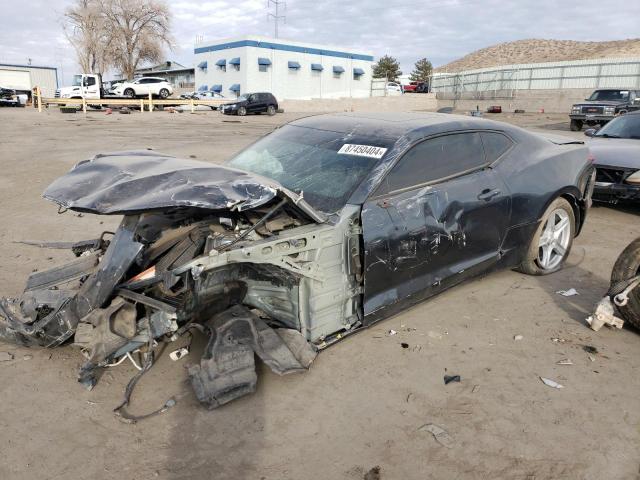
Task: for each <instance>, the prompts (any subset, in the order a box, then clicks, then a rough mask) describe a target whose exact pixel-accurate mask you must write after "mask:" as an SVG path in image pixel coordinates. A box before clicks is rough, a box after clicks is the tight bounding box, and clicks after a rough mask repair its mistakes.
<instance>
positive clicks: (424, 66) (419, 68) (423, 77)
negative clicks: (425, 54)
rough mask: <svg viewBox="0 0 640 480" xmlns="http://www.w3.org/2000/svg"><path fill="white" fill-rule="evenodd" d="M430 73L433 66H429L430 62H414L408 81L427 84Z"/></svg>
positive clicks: (424, 59) (421, 60)
mask: <svg viewBox="0 0 640 480" xmlns="http://www.w3.org/2000/svg"><path fill="white" fill-rule="evenodd" d="M432 72H433V65H431V62H430V61H429V60H427V59H426V58H422V59H420V60H418V61H417V62H416V64H415V66H414V67H413V72H411V77H409V79H410V80H411V81H412V82H428V81H429V77H430V76H431V73H432Z"/></svg>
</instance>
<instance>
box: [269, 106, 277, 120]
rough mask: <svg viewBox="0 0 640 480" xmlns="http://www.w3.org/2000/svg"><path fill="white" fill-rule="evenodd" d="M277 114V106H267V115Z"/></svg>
mask: <svg viewBox="0 0 640 480" xmlns="http://www.w3.org/2000/svg"><path fill="white" fill-rule="evenodd" d="M275 114H276V107H274V106H273V105H269V106H268V107H267V115H269V116H270V117H273V116H274V115H275Z"/></svg>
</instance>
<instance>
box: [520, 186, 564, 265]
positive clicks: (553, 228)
mask: <svg viewBox="0 0 640 480" xmlns="http://www.w3.org/2000/svg"><path fill="white" fill-rule="evenodd" d="M575 231H576V219H575V215H574V213H573V208H571V205H570V204H569V202H567V201H566V200H565V199H564V198H556V199H555V200H554V201H553V202H551V205H549V208H547V210H546V211H545V212H544V215H543V216H542V220H541V222H540V225H539V226H538V228H537V230H536V232H535V233H534V235H533V237H532V238H531V242H530V243H529V248H528V249H527V254H526V257H525V260H524V261H523V262H522V263H521V264H520V265H519V266H518V267H517V268H516V270H518V271H519V272H522V273H526V274H528V275H548V274H550V273H554V272H557V271H558V270H560V269H561V268H562V265H563V264H564V262H565V260H566V259H567V257H568V256H569V252H570V251H571V246H572V245H573V237H574V236H575Z"/></svg>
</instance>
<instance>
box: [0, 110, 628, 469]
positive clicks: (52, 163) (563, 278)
mask: <svg viewBox="0 0 640 480" xmlns="http://www.w3.org/2000/svg"><path fill="white" fill-rule="evenodd" d="M295 117H296V115H294V114H282V115H277V116H275V117H267V116H260V117H245V118H242V119H237V118H234V117H223V116H221V115H218V114H217V113H213V112H212V113H199V114H188V113H183V114H169V113H163V112H158V113H151V114H149V113H147V114H140V113H133V114H131V115H119V114H113V115H105V113H103V112H90V113H89V114H88V115H87V117H86V118H85V116H84V115H83V114H75V115H63V114H61V113H59V112H58V111H57V110H51V111H47V112H45V113H43V114H38V113H37V112H36V111H34V110H33V109H0V125H2V127H1V129H0V162H1V166H2V170H3V172H2V175H0V214H1V217H0V218H2V220H3V227H2V228H1V229H0V265H1V266H2V268H1V269H0V293H1V294H2V295H9V296H13V295H17V294H19V293H20V291H21V289H22V288H23V286H24V282H25V279H26V277H27V275H28V274H29V273H30V272H31V271H33V270H34V269H36V268H38V269H43V268H46V267H48V266H52V265H55V264H56V263H60V262H61V261H63V260H65V259H68V258H70V257H71V253H68V252H64V251H58V250H45V249H39V248H35V247H30V246H27V245H24V244H18V243H15V242H16V241H20V240H52V241H70V240H79V239H84V238H92V237H94V236H95V235H96V234H99V233H100V232H101V231H103V230H110V229H113V228H114V227H115V226H116V225H117V223H118V220H119V219H118V218H115V217H96V216H91V215H78V214H74V213H72V212H67V213H65V214H63V215H58V214H57V207H56V206H54V205H53V204H50V203H49V202H47V201H45V200H43V199H42V198H41V197H40V194H41V192H42V191H43V190H44V189H45V187H46V186H47V185H48V184H49V183H50V182H51V181H52V180H53V179H54V178H56V177H58V176H59V175H61V174H63V173H64V172H66V171H67V170H68V169H69V168H70V167H71V166H72V165H73V164H74V163H76V162H78V161H80V160H83V159H86V158H88V157H90V156H92V155H93V154H95V153H98V152H106V151H116V150H126V149H140V148H153V149H156V150H159V151H162V152H166V153H170V154H175V155H179V156H185V157H188V156H195V157H196V158H198V159H200V160H205V161H210V162H214V163H215V162H221V161H223V160H224V159H226V158H228V157H229V156H230V155H231V154H232V153H234V152H235V151H237V150H239V149H240V148H242V147H243V146H245V145H247V144H249V143H250V142H252V141H254V140H255V139H257V138H258V137H260V136H261V135H263V134H265V133H268V132H269V131H271V130H272V129H273V128H275V127H276V126H278V125H280V124H282V123H284V122H286V121H289V120H291V119H293V118H295ZM497 118H499V119H502V120H504V121H509V122H514V123H518V124H520V125H523V126H527V127H529V128H537V129H544V130H547V131H550V130H551V131H553V133H565V134H568V135H571V133H570V132H565V130H567V129H568V125H567V119H566V116H565V115H555V116H554V115H537V114H526V115H523V116H513V115H506V114H505V115H502V116H498V117H497ZM573 135H576V134H573ZM578 135H579V134H578ZM638 213H639V212H638V211H628V210H626V211H625V210H622V209H613V208H608V207H596V208H593V209H592V210H591V212H590V214H589V218H588V220H587V223H586V226H585V228H584V231H583V233H582V235H581V236H580V237H578V239H577V240H576V242H575V244H574V248H573V251H572V254H571V257H570V259H569V262H568V265H567V266H566V268H565V269H564V270H562V271H561V272H559V273H557V274H554V275H551V276H547V277H541V278H538V277H529V276H525V275H522V274H520V273H516V272H511V271H505V272H500V273H496V274H492V275H490V276H488V277H485V278H481V279H478V280H475V281H472V282H468V283H466V284H463V285H461V286H459V287H457V288H455V289H452V290H449V291H448V292H446V293H444V294H443V295H440V296H438V297H436V298H435V299H433V300H430V301H428V302H426V303H423V304H421V305H419V306H417V307H415V308H413V309H411V310H409V311H407V312H405V313H403V314H401V315H398V316H396V317H394V318H391V319H389V320H386V321H383V322H381V323H378V324H377V325H375V326H374V327H372V328H371V329H369V330H365V331H363V332H361V333H360V334H358V335H354V336H353V337H351V338H348V339H346V340H345V341H343V342H340V343H338V344H337V345H336V346H334V347H331V348H329V349H328V350H326V351H324V352H322V353H321V354H320V355H319V356H318V358H317V359H316V361H315V363H314V364H313V366H312V368H311V370H310V371H309V372H307V373H305V374H302V375H293V376H288V377H278V376H276V375H274V374H272V373H271V372H270V371H269V369H268V368H265V367H264V366H263V365H260V367H259V369H258V370H259V381H258V391H257V392H256V394H254V395H251V396H248V397H245V398H243V399H241V400H239V401H235V402H233V403H231V404H229V405H227V406H225V407H224V408H221V409H218V410H215V411H206V410H204V409H203V408H202V407H200V406H199V405H198V403H197V401H196V399H195V397H194V395H193V393H192V391H191V388H190V386H189V385H188V384H187V382H186V378H187V376H186V371H185V369H184V366H185V365H186V364H187V362H189V361H196V359H197V358H199V353H198V350H199V349H200V348H201V347H202V343H203V342H201V341H200V342H198V344H197V345H196V347H195V348H194V350H195V351H194V352H193V354H192V356H191V358H189V357H188V358H187V359H184V360H181V361H180V362H171V361H170V360H169V359H168V356H167V355H166V354H165V355H164V356H163V357H162V358H161V359H160V361H159V362H158V363H157V365H156V366H154V368H153V369H152V370H151V371H150V372H149V374H148V375H146V376H145V377H144V378H143V380H142V381H141V382H140V384H139V385H138V387H137V389H136V391H135V393H134V396H133V401H132V402H133V403H132V408H131V409H132V410H133V411H134V412H136V413H138V412H139V413H143V412H146V411H149V410H151V409H155V408H157V407H159V406H160V405H162V404H163V403H164V401H165V400H166V399H167V398H169V397H170V396H172V395H175V396H176V398H177V399H178V404H177V405H176V406H175V407H174V408H172V409H171V410H169V411H167V412H166V413H164V414H162V415H160V416H157V417H155V418H152V419H149V420H147V421H143V422H141V423H138V424H136V425H127V424H123V423H121V422H119V421H118V420H117V419H116V418H115V417H114V416H113V413H112V409H113V408H114V407H115V406H116V405H117V404H118V403H119V401H120V399H121V397H122V394H123V391H124V387H125V385H126V383H127V382H128V380H129V378H130V377H131V376H132V375H133V374H134V372H135V370H134V368H133V367H132V366H131V365H130V364H129V363H123V364H122V365H121V366H119V367H118V368H113V369H111V370H110V371H109V372H108V373H107V374H106V375H104V376H103V378H102V380H101V381H100V383H98V385H97V387H96V388H95V389H94V390H93V391H91V392H87V391H85V390H84V389H82V387H81V386H80V385H79V384H78V383H77V382H76V372H77V368H78V366H79V365H80V363H81V361H82V358H81V355H80V353H79V352H78V351H77V350H74V349H72V348H70V347H64V348H59V349H55V350H38V349H24V348H18V347H16V346H14V345H8V344H1V343H0V351H2V352H10V353H11V354H12V355H13V356H14V359H13V360H12V361H6V362H0V392H1V398H2V402H1V403H0V452H2V453H1V454H2V460H1V461H0V478H2V479H34V478H38V479H58V478H65V479H71V478H92V479H103V478H105V479H106V478H122V479H148V478H161V479H165V478H167V479H213V478H215V479H265V480H267V479H269V480H271V479H274V480H275V479H278V480H280V479H362V478H363V477H364V475H365V474H366V472H368V471H369V470H370V469H371V468H373V467H375V466H379V467H380V478H382V479H426V478H433V479H451V480H453V479H503V478H504V479H523V480H525V479H526V480H533V479H535V480H541V479H581V480H583V479H594V480H595V479H598V480H601V479H608V480H613V479H638V478H640V473H639V472H640V470H639V468H640V453H639V452H640V375H639V373H640V369H639V367H640V356H639V355H638V352H639V351H640V335H639V334H638V333H637V332H634V331H632V330H630V329H626V328H625V329H623V330H622V331H613V330H609V329H603V330H602V331H600V332H598V333H595V332H592V331H591V330H589V329H588V328H587V327H586V325H585V321H584V318H585V317H586V316H587V315H588V314H589V312H590V311H591V309H592V306H593V305H594V304H595V302H596V301H597V300H598V299H599V298H600V297H601V295H602V294H603V293H604V292H605V291H606V289H607V287H608V283H609V282H608V277H609V274H610V271H611V267H612V265H613V262H614V261H615V258H616V257H617V255H618V254H619V253H620V251H621V250H622V249H623V248H624V247H625V246H626V245H627V244H628V243H629V242H630V241H631V240H632V239H633V238H635V237H636V236H638V235H640V228H639V225H640V223H639V222H638ZM571 287H574V288H576V289H577V290H578V292H579V293H580V295H578V296H574V297H568V298H566V297H563V296H560V295H558V294H556V293H555V292H556V291H557V290H560V289H568V288H571ZM389 329H394V330H397V331H398V332H399V333H398V335H395V336H388V335H386V333H387V331H388V330H389ZM515 335H522V337H523V338H522V339H521V340H519V341H515V340H514V336H515ZM553 339H559V340H557V341H554V340H553ZM401 342H406V343H408V344H409V348H408V349H403V348H401V346H400V344H401ZM584 345H592V346H595V347H596V348H597V349H598V351H599V353H598V354H597V355H594V356H593V361H591V360H590V359H589V357H588V354H587V353H586V352H585V351H584V350H583V346H584ZM566 358H569V359H571V361H572V362H573V365H557V362H558V361H560V360H563V359H566ZM444 374H457V375H460V376H461V377H462V382H461V383H452V384H449V385H446V386H445V385H444V384H443V375H444ZM540 376H543V377H548V378H552V379H554V380H556V381H558V382H559V383H561V384H563V385H564V387H565V388H564V389H561V390H557V389H553V388H549V387H547V386H545V385H544V384H543V383H542V382H541V381H540V379H539V377H540ZM429 423H433V424H436V425H439V426H440V427H442V428H443V429H445V430H446V431H447V432H448V433H449V435H450V436H451V439H452V442H453V445H452V447H451V448H445V447H444V446H442V445H441V444H439V443H438V442H437V441H436V440H435V439H434V437H433V435H432V434H431V433H429V432H426V431H424V430H420V427H421V426H422V425H424V424H429Z"/></svg>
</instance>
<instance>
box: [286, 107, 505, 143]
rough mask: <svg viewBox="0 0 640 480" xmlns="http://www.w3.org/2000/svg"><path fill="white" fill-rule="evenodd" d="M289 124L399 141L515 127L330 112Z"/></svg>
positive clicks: (428, 115) (427, 115)
mask: <svg viewBox="0 0 640 480" xmlns="http://www.w3.org/2000/svg"><path fill="white" fill-rule="evenodd" d="M290 125H294V126H298V127H307V128H317V129H320V130H328V131H334V132H339V133H351V134H354V135H362V136H367V135H372V136H383V137H387V138H390V139H399V138H400V137H403V136H405V135H409V134H411V133H416V134H419V135H420V136H423V135H430V134H436V133H442V132H447V131H455V130H473V129H480V130H492V129H496V130H503V131H511V130H512V129H514V128H515V127H512V126H511V125H508V124H505V123H499V122H494V121H492V120H488V119H485V118H478V117H471V116H466V115H452V114H448V113H432V112H424V113H418V112H415V113H395V112H394V113H386V112H385V113H368V112H359V113H331V114H324V115H314V116H309V117H304V118H301V119H298V120H294V121H293V122H291V123H290Z"/></svg>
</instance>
